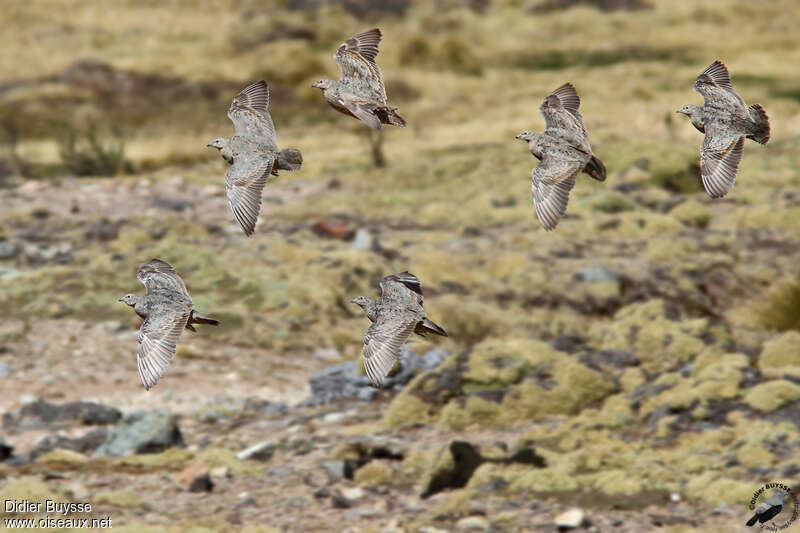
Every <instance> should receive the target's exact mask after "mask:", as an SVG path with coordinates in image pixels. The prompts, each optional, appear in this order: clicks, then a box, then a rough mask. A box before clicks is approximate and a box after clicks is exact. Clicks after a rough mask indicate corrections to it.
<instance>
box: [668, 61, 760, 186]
mask: <svg viewBox="0 0 800 533" xmlns="http://www.w3.org/2000/svg"><path fill="white" fill-rule="evenodd" d="M694 90H695V91H697V92H698V93H699V94H700V95H701V96H702V97H703V107H699V106H696V105H685V106H683V107H681V108H680V109H678V110H677V113H682V114H684V115H687V116H688V117H689V120H690V121H691V123H692V125H693V126H694V127H695V128H697V129H698V130H699V131H701V132H703V133H705V137H704V138H703V143H702V144H701V145H700V177H701V179H702V180H703V188H704V189H705V190H706V193H707V194H708V195H709V196H710V197H712V198H722V197H723V196H725V195H726V194H728V193H729V192H730V191H731V189H733V186H734V184H735V183H736V172H737V170H738V168H739V162H740V161H741V160H742V152H743V150H744V140H745V138H747V139H752V140H754V141H756V142H757V143H760V144H767V142H768V141H769V137H770V125H769V117H768V116H767V112H766V110H765V109H764V108H763V107H762V106H761V105H760V104H754V105H751V106H749V107H748V106H747V104H745V103H744V100H743V99H742V97H741V96H739V95H738V94H737V93H736V91H735V90H734V89H733V85H732V84H731V76H730V73H729V72H728V69H727V67H725V65H724V64H723V63H722V61H719V60H718V61H714V62H713V63H711V64H710V65H709V66H708V68H706V69H705V70H704V71H703V72H701V73H700V75H699V76H698V77H697V79H696V80H695V82H694Z"/></svg>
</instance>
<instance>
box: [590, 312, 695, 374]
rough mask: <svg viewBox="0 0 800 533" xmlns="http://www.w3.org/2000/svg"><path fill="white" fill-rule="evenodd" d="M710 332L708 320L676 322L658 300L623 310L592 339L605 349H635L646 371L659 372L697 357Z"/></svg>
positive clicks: (594, 334) (596, 329)
mask: <svg viewBox="0 0 800 533" xmlns="http://www.w3.org/2000/svg"><path fill="white" fill-rule="evenodd" d="M707 329H708V321H707V320H706V319H693V320H677V319H673V318H672V317H671V316H670V314H669V313H668V311H667V307H666V304H665V303H664V301H663V300H657V299H656V300H649V301H647V302H643V303H635V304H631V305H628V306H626V307H623V308H622V309H620V310H619V311H617V313H616V315H615V316H614V321H613V322H612V323H610V324H607V325H600V326H597V327H594V328H593V329H592V337H593V338H594V339H596V340H597V341H598V342H599V344H600V347H601V348H602V349H611V350H613V349H616V350H633V352H634V353H636V355H637V357H639V359H640V360H641V363H642V367H643V368H644V369H645V370H648V371H659V370H666V369H669V368H674V367H675V366H677V365H678V364H679V363H684V362H687V361H689V360H691V359H692V358H693V357H694V356H695V355H697V354H698V353H699V352H700V351H701V350H702V349H703V348H704V347H705V342H704V341H703V340H702V339H701V338H700V337H701V336H702V335H703V334H704V333H705V332H706V331H707Z"/></svg>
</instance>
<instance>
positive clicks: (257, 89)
mask: <svg viewBox="0 0 800 533" xmlns="http://www.w3.org/2000/svg"><path fill="white" fill-rule="evenodd" d="M268 107H269V86H268V85H267V82H265V81H264V80H261V81H257V82H255V83H253V84H250V85H248V86H247V87H245V88H244V89H243V90H242V92H240V93H239V94H237V95H236V96H235V97H234V98H233V102H231V106H230V108H228V118H229V119H231V122H233V128H234V135H235V136H237V137H244V138H245V139H248V140H251V141H254V142H257V143H259V144H263V145H264V146H266V147H268V148H272V149H275V150H277V142H276V139H275V125H274V124H273V123H272V117H271V116H270V114H269V111H268V110H267V109H268Z"/></svg>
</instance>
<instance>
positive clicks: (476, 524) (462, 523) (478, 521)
mask: <svg viewBox="0 0 800 533" xmlns="http://www.w3.org/2000/svg"><path fill="white" fill-rule="evenodd" d="M490 528H491V524H489V521H488V520H486V519H485V518H484V517H482V516H468V517H466V518H462V519H461V520H459V521H458V522H456V530H457V531H481V532H487V531H489V530H490Z"/></svg>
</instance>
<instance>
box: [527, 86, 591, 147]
mask: <svg viewBox="0 0 800 533" xmlns="http://www.w3.org/2000/svg"><path fill="white" fill-rule="evenodd" d="M580 104H581V100H580V98H579V97H578V93H577V92H575V87H573V86H572V84H570V83H565V84H564V85H562V86H561V87H559V88H558V89H556V90H555V91H553V92H552V93H550V94H548V95H547V96H546V97H545V99H544V100H543V101H542V105H540V106H539V112H541V114H542V116H543V117H544V122H545V125H546V127H547V128H548V129H558V130H564V131H566V132H568V133H569V134H571V135H570V136H571V137H574V140H573V141H572V142H571V144H574V145H575V147H576V148H578V149H579V150H582V151H585V152H587V153H591V148H590V147H589V141H588V138H589V134H588V132H587V131H586V126H585V125H584V124H583V117H582V116H581V114H580V113H579V112H578V107H579V106H580Z"/></svg>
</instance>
